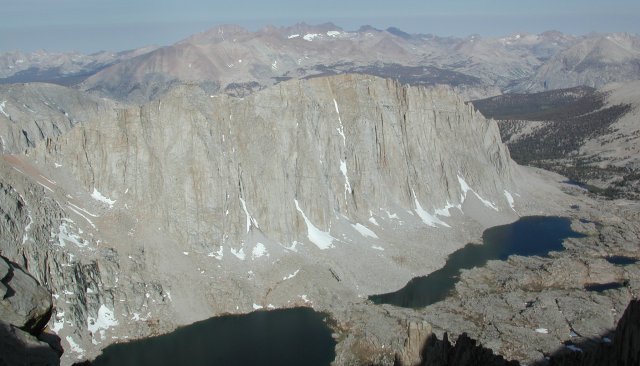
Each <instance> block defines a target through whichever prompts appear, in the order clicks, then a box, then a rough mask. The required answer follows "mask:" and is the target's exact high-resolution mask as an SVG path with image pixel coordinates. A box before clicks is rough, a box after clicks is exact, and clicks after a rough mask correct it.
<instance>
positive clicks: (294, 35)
mask: <svg viewBox="0 0 640 366" xmlns="http://www.w3.org/2000/svg"><path fill="white" fill-rule="evenodd" d="M298 37H300V35H299V34H292V35H290V36H289V37H287V38H288V39H294V38H298Z"/></svg>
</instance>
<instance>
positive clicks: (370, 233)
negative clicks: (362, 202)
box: [351, 223, 378, 239]
mask: <svg viewBox="0 0 640 366" xmlns="http://www.w3.org/2000/svg"><path fill="white" fill-rule="evenodd" d="M351 226H352V227H353V228H354V229H356V230H357V231H358V232H359V233H360V235H362V236H364V237H365V238H366V237H370V238H374V239H378V235H376V233H374V232H373V231H371V229H369V228H368V227H366V226H364V225H362V224H360V223H356V224H355V225H351Z"/></svg>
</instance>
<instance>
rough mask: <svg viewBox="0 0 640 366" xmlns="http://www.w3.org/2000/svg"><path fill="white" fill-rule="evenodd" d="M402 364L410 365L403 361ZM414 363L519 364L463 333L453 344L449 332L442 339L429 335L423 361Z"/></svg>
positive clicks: (433, 365)
mask: <svg viewBox="0 0 640 366" xmlns="http://www.w3.org/2000/svg"><path fill="white" fill-rule="evenodd" d="M402 365H408V364H405V363H403V364H402ZM413 365H420V366H454V365H455V366H472V365H484V366H519V365H520V364H519V363H518V362H517V361H507V360H505V359H504V358H503V357H502V356H500V355H495V354H494V353H493V351H492V350H490V349H488V348H485V347H483V346H482V345H479V344H478V343H477V341H475V340H473V339H471V338H469V336H468V335H466V334H461V335H460V336H459V337H458V339H457V340H456V342H455V345H452V344H451V342H449V338H448V336H447V334H446V333H445V334H444V337H443V339H442V341H440V340H438V338H437V337H436V336H435V335H432V336H431V337H429V339H428V340H427V342H426V343H424V348H423V349H422V362H420V363H416V364H413Z"/></svg>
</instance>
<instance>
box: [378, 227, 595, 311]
mask: <svg viewBox="0 0 640 366" xmlns="http://www.w3.org/2000/svg"><path fill="white" fill-rule="evenodd" d="M581 236H583V235H582V234H579V233H576V232H574V231H573V230H571V221H570V220H569V219H567V218H563V217H548V216H529V217H523V218H521V219H520V220H518V221H516V222H514V223H512V224H508V225H502V226H496V227H492V228H490V229H487V230H485V231H484V233H483V234H482V241H483V244H482V245H478V244H473V243H471V244H467V245H466V246H465V247H464V248H461V249H459V250H457V251H455V252H454V253H452V254H451V255H449V257H448V258H447V262H446V264H445V265H444V267H442V268H440V269H439V270H437V271H435V272H432V273H430V274H429V275H428V276H424V277H416V278H413V279H412V280H411V281H409V283H407V285H406V286H405V287H403V288H402V289H400V290H398V291H396V292H392V293H388V294H381V295H372V296H369V299H370V300H371V301H373V302H374V303H376V304H391V305H396V306H401V307H407V308H420V307H424V306H427V305H431V304H433V303H436V302H438V301H441V300H444V299H445V298H446V297H447V296H448V295H449V294H450V293H451V291H452V290H453V289H454V287H455V284H456V282H457V281H458V276H459V274H460V270H461V269H470V268H473V267H480V266H483V265H485V264H486V263H487V261H489V260H492V259H500V260H505V259H507V258H508V257H509V256H510V255H514V254H516V255H521V256H534V255H537V256H546V255H548V254H549V252H551V251H560V250H563V249H564V247H563V246H562V241H563V240H564V239H566V238H575V237H581Z"/></svg>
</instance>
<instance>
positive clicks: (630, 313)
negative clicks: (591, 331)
mask: <svg viewBox="0 0 640 366" xmlns="http://www.w3.org/2000/svg"><path fill="white" fill-rule="evenodd" d="M418 330H422V331H421V332H419V331H418ZM417 338H425V339H426V341H424V343H422V344H423V346H422V350H421V353H420V358H419V359H418V358H415V356H416V355H415V352H413V353H414V354H413V355H410V357H406V355H407V354H406V353H405V354H400V355H398V356H397V357H396V360H397V363H398V364H399V365H404V366H407V365H420V366H448V365H451V366H453V365H456V366H467V365H468V366H471V365H486V366H518V365H520V363H518V362H517V361H507V360H505V359H504V358H503V357H502V356H500V355H495V354H494V353H493V351H492V350H490V349H488V348H486V347H483V346H482V345H481V344H478V342H477V341H476V340H474V339H472V338H470V337H469V336H467V335H466V334H461V335H460V336H459V337H458V339H457V340H456V342H455V344H451V342H450V341H449V339H448V336H447V334H446V333H445V334H444V337H443V339H442V340H439V339H438V338H437V337H436V336H435V335H434V334H432V333H431V328H430V326H428V324H427V325H423V326H420V327H419V326H418V325H416V324H413V325H412V326H410V327H409V328H408V336H407V343H405V346H407V348H406V350H407V352H408V353H412V351H411V350H414V349H415V345H414V344H415V340H416V339H417ZM576 347H577V346H576ZM581 347H582V346H581ZM578 348H579V347H578ZM578 348H576V350H577V349H578ZM639 363H640V301H639V300H632V301H631V302H630V303H629V305H628V306H627V309H626V310H625V312H624V315H623V316H622V318H620V321H619V322H618V325H617V327H616V330H615V333H614V337H613V342H612V343H611V342H610V343H603V342H601V341H599V343H597V344H595V345H594V343H591V344H587V345H586V347H585V348H584V349H582V348H580V351H574V350H569V349H563V350H560V351H558V352H557V353H555V354H553V355H551V356H550V357H549V358H548V359H546V360H544V361H540V362H538V363H536V365H548V366H597V365H602V366H607V365H611V366H614V365H622V366H632V365H638V364H639Z"/></svg>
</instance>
